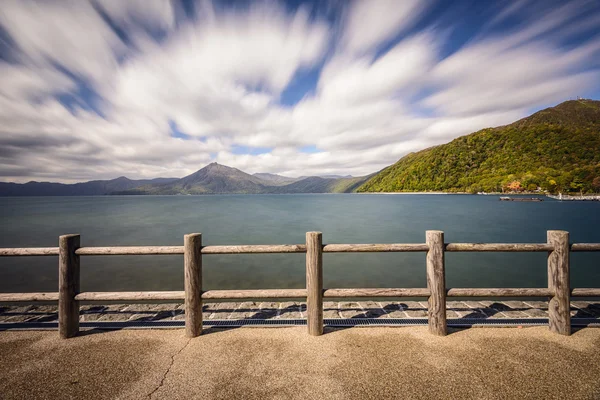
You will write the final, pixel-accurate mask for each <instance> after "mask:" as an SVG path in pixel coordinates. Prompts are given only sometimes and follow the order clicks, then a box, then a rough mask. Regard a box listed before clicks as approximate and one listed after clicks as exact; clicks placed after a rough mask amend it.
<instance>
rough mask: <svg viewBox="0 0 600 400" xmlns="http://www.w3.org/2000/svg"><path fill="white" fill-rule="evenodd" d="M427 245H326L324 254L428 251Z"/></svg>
mask: <svg viewBox="0 0 600 400" xmlns="http://www.w3.org/2000/svg"><path fill="white" fill-rule="evenodd" d="M427 250H428V247H427V245H426V244H425V243H413V244H411V243H389V244H326V245H325V246H323V252H324V253H384V252H418V251H423V252H424V251H427Z"/></svg>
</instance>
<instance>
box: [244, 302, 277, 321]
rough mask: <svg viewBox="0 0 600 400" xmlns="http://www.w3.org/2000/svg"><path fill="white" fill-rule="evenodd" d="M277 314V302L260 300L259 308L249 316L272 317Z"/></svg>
mask: <svg viewBox="0 0 600 400" xmlns="http://www.w3.org/2000/svg"><path fill="white" fill-rule="evenodd" d="M278 315H279V303H278V302H272V301H268V302H262V303H260V304H259V309H258V310H257V311H256V313H255V314H254V315H253V316H252V317H251V318H253V319H273V318H275V317H277V316H278Z"/></svg>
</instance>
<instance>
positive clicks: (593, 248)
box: [571, 243, 600, 251]
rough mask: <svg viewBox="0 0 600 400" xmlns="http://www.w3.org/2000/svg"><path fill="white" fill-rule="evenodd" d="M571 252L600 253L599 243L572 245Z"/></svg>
mask: <svg viewBox="0 0 600 400" xmlns="http://www.w3.org/2000/svg"><path fill="white" fill-rule="evenodd" d="M571 251H600V243H573V244H572V245H571Z"/></svg>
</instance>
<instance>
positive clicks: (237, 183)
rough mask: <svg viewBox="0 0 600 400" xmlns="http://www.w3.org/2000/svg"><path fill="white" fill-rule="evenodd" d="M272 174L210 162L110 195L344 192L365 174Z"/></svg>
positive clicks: (351, 188)
mask: <svg viewBox="0 0 600 400" xmlns="http://www.w3.org/2000/svg"><path fill="white" fill-rule="evenodd" d="M285 179H293V178H287V177H283V176H280V175H275V174H254V175H250V174H247V173H245V172H243V171H240V170H239V169H236V168H231V167H228V166H226V165H221V164H217V163H212V164H209V165H207V166H206V167H204V168H202V169H201V170H199V171H197V172H195V173H193V174H191V175H188V176H186V177H184V178H181V179H178V180H176V181H173V182H169V183H166V184H153V185H146V186H141V187H138V188H135V189H131V190H125V191H119V192H116V193H114V194H161V195H162V194H224V193H232V194H234V193H246V194H259V193H279V194H285V193H345V192H351V191H354V190H355V189H356V188H357V187H358V186H359V185H360V184H362V183H363V182H364V181H365V180H366V179H367V177H359V178H337V179H333V178H321V177H317V176H312V177H307V178H304V179H301V180H295V179H294V180H292V181H291V182H289V181H288V182H286V181H285Z"/></svg>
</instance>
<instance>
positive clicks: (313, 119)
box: [0, 0, 600, 182]
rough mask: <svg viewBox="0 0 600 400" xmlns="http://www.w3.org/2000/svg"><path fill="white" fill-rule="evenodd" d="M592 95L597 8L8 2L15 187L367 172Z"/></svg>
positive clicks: (4, 24) (4, 51) (6, 131)
mask: <svg viewBox="0 0 600 400" xmlns="http://www.w3.org/2000/svg"><path fill="white" fill-rule="evenodd" d="M577 97H583V98H594V99H599V98H600V1H597V0H589V1H585V0H581V1H552V0H540V1H536V0H532V1H527V0H525V1H519V0H516V1H501V0H498V1H491V0H490V1H488V0H472V1H447V0H431V1H425V0H368V1H360V0H358V1H341V0H339V1H338V0H331V1H309V2H304V1H287V2H276V1H264V2H260V1H252V2H247V1H243V2H238V1H215V2H211V1H172V2H167V1H163V0H156V1H153V0H124V1H118V0H95V1H90V2H86V1H75V0H74V1H52V0H51V1H43V2H35V1H26V0H15V1H11V0H2V6H1V7H0V181H13V182H27V181H31V180H36V181H53V182H76V181H86V180H91V179H112V178H116V177H118V176H122V175H125V176H127V177H129V178H132V179H140V178H154V177H182V176H185V175H187V174H190V173H192V172H194V171H196V170H198V169H200V168H202V167H204V166H205V165H206V164H208V163H211V162H218V163H220V164H225V165H228V166H231V167H236V168H239V169H241V170H243V171H245V172H248V173H256V172H270V173H278V174H283V175H288V176H302V175H327V174H341V175H354V176H360V175H365V174H368V173H372V172H375V171H378V170H380V169H382V168H384V167H386V166H388V165H390V164H392V163H394V162H396V161H397V160H398V159H400V158H401V157H402V156H404V155H406V154H408V153H410V152H413V151H417V150H421V149H424V148H427V147H430V146H433V145H437V144H441V143H446V142H449V141H451V140H452V139H454V138H456V137H458V136H462V135H465V134H469V133H471V132H474V131H476V130H479V129H482V128H485V127H492V126H499V125H504V124H508V123H511V122H513V121H515V120H517V119H519V118H522V117H525V116H527V115H529V114H531V113H532V112H535V111H537V110H540V109H543V108H546V107H549V106H553V105H556V104H558V103H560V102H562V101H565V100H569V99H575V98H577Z"/></svg>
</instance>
